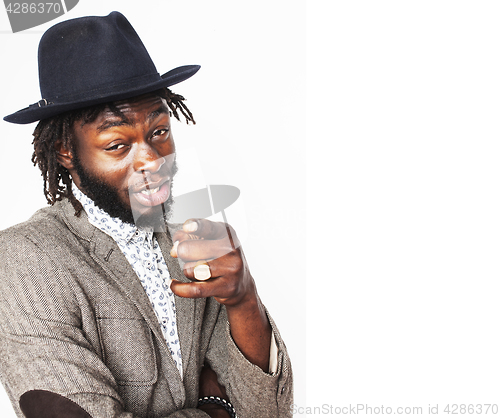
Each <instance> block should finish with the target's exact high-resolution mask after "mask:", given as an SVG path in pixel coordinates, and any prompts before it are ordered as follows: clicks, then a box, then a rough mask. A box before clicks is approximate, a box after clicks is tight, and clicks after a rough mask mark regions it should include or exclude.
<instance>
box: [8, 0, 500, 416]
mask: <svg viewBox="0 0 500 418" xmlns="http://www.w3.org/2000/svg"><path fill="white" fill-rule="evenodd" d="M115 9H117V10H120V11H122V12H123V13H124V14H125V15H126V16H127V17H128V18H129V20H130V21H131V22H132V24H133V25H134V27H135V28H136V30H137V31H138V33H139V35H140V36H141V38H142V39H143V41H144V43H145V44H146V46H147V48H148V50H149V52H150V54H151V55H152V57H153V60H154V61H155V63H156V65H157V68H158V70H159V71H160V72H161V73H163V72H166V71H167V70H169V69H170V68H173V67H175V66H177V65H183V64H190V63H197V64H201V65H202V70H200V72H199V73H198V74H197V75H196V76H195V77H193V78H192V79H190V80H188V81H186V82H185V83H182V84H181V85H179V86H178V87H177V88H176V89H174V91H177V92H179V93H181V94H183V95H185V96H186V97H187V98H188V102H187V103H188V105H189V106H190V108H191V109H192V110H193V112H194V113H195V116H196V119H197V121H198V125H196V126H195V127H188V128H186V127H184V126H183V125H181V124H177V125H176V126H174V134H175V137H176V142H177V145H178V147H179V154H181V152H182V147H185V150H186V151H189V150H191V149H193V148H194V149H195V150H196V152H195V153H193V155H194V154H196V156H197V158H198V159H199V161H200V164H201V165H202V174H203V179H202V180H201V179H200V181H201V182H202V183H203V182H206V183H211V184H231V185H235V186H237V187H239V188H240V190H241V191H242V195H241V199H240V201H239V203H238V205H239V206H238V207H239V210H240V212H243V213H244V214H245V219H246V221H245V222H243V223H242V224H243V225H242V226H243V229H244V230H245V231H246V233H245V241H244V248H245V252H246V255H247V258H248V260H249V263H250V266H251V269H252V272H253V274H254V276H255V278H256V280H257V283H258V287H259V290H260V293H261V296H262V299H263V300H264V302H265V303H266V305H267V306H268V308H269V309H270V311H271V313H272V314H273V316H274V318H275V319H276V321H277V322H278V325H279V328H280V331H281V333H282V334H283V336H284V338H285V340H286V342H287V346H288V349H289V351H290V353H291V356H292V360H293V364H294V371H295V380H296V404H297V405H296V409H297V410H302V411H303V412H307V410H306V409H305V408H306V407H310V408H313V407H320V406H322V405H323V404H327V405H332V406H340V407H341V406H346V405H349V404H367V405H369V406H371V407H380V406H382V405H384V406H386V407H387V406H390V407H393V408H394V410H395V409H396V407H399V406H402V407H412V406H421V407H423V410H424V412H426V411H427V408H428V405H429V404H431V405H433V406H435V405H436V404H439V408H440V412H441V413H440V416H447V415H446V414H444V413H443V409H444V407H445V406H446V405H447V404H453V403H457V404H461V403H463V404H484V403H487V404H491V403H493V404H494V403H497V404H500V399H499V393H500V391H499V389H500V381H499V376H500V375H499V371H500V356H499V355H498V353H499V352H500V351H499V349H500V341H499V332H498V325H497V324H498V318H499V313H500V307H499V304H498V299H499V286H498V280H499V277H500V275H499V273H500V268H499V263H498V258H499V257H498V253H499V247H500V238H499V237H500V222H499V220H498V219H499V217H498V214H499V212H500V210H499V209H500V198H499V197H498V196H499V194H498V184H499V179H500V176H499V174H500V168H499V167H500V166H499V164H498V161H499V157H500V144H499V136H500V135H499V133H500V132H499V131H500V129H499V114H500V113H499V110H500V109H499V108H500V81H499V80H500V58H499V57H500V48H499V46H500V25H499V24H498V21H499V17H500V5H499V4H498V3H497V2H496V1H482V2H474V1H439V0H434V1H419V2H411V1H402V0H398V1H347V0H344V1H323V2H319V1H314V0H308V1H307V2H306V1H290V0H288V1H253V2H246V3H244V4H243V3H242V2H235V1H232V2H231V1H229V0H226V1H206V0H205V1H201V0H199V1H189V2H187V1H184V2H174V1H169V0H164V1H159V0H158V1H153V0H143V1H141V2H129V1H127V2H125V1H120V2H118V1H117V0H103V1H94V0H80V4H78V5H77V6H76V7H75V8H74V9H73V10H72V11H70V12H69V13H68V15H67V17H68V18H69V17H77V16H83V15H88V14H97V15H104V14H107V13H108V12H110V11H111V10H115ZM64 19H66V16H65V17H63V18H60V19H58V21H59V20H64ZM52 23H54V22H52ZM52 23H49V24H47V25H44V26H41V27H38V28H34V29H31V30H28V31H25V32H21V33H18V34H9V31H10V28H9V26H8V22H7V18H6V14H3V15H2V13H0V24H1V25H2V26H1V27H0V30H1V33H0V39H1V40H0V47H1V50H0V56H2V60H3V63H4V64H3V66H2V79H3V80H2V100H1V103H0V106H1V107H0V111H1V114H2V115H5V114H8V113H11V112H13V111H15V110H18V109H20V108H22V107H25V106H27V105H28V104H30V103H33V102H35V101H37V100H38V99H39V98H40V97H39V93H38V87H37V72H36V50H37V45H38V40H39V38H40V36H41V33H42V32H43V31H44V30H45V29H46V28H47V27H49V26H51V24H52ZM33 128H34V125H30V126H15V125H9V124H7V123H5V122H3V123H0V129H1V137H2V143H3V145H1V148H0V149H1V151H2V152H1V153H0V159H1V160H0V163H1V167H2V170H1V172H2V174H3V175H2V181H0V188H1V195H2V208H1V209H0V210H1V215H2V216H1V217H0V228H5V227H7V226H9V225H11V224H15V223H17V222H20V221H22V220H24V219H26V218H27V217H28V216H29V215H30V214H31V213H33V212H34V210H35V209H36V208H38V207H40V206H41V205H43V204H44V202H43V194H42V191H41V181H40V177H39V175H38V173H37V171H36V169H34V168H32V167H31V164H30V162H29V159H30V156H31V145H30V142H31V136H30V135H31V132H32V130H33ZM181 144H182V145H181ZM181 170H182V166H181ZM229 220H230V221H231V218H230V219H229ZM304 313H305V314H307V319H306V318H304V316H303V314H304ZM4 408H5V410H6V411H7V410H8V408H10V407H9V406H8V403H7V401H5V406H4ZM301 408H302V409H301ZM311 412H312V411H311ZM3 416H7V413H4V415H3Z"/></svg>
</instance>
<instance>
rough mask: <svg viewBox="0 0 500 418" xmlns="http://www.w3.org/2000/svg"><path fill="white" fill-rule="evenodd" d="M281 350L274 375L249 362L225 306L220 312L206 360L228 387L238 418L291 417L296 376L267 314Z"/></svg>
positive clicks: (276, 330) (279, 350)
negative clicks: (240, 347) (234, 335)
mask: <svg viewBox="0 0 500 418" xmlns="http://www.w3.org/2000/svg"><path fill="white" fill-rule="evenodd" d="M266 313H267V316H268V319H269V322H270V324H271V328H272V331H273V334H274V338H275V341H276V345H277V349H278V364H277V370H276V372H275V373H266V372H264V371H263V370H262V369H261V368H260V367H258V366H256V365H254V364H252V363H251V362H249V361H248V360H247V359H246V357H245V356H244V355H243V354H242V353H241V351H240V350H239V349H238V347H237V346H236V344H235V343H234V341H233V338H232V337H231V330H230V326H229V322H228V320H227V315H226V310H225V308H224V307H222V309H221V310H220V313H219V318H218V321H217V324H216V326H215V329H214V332H213V334H212V338H211V341H210V344H209V348H208V351H207V355H206V360H207V362H208V363H209V364H210V366H211V367H212V369H213V370H214V371H215V372H216V373H217V376H218V378H219V381H220V382H221V384H223V385H224V386H225V387H226V392H227V394H228V396H229V400H230V401H231V403H232V404H233V406H234V408H235V410H236V413H237V415H238V418H254V417H259V418H276V417H280V418H281V417H291V416H292V412H291V411H292V409H291V406H292V404H293V376H292V368H291V363H290V358H289V356H288V353H287V349H286V346H285V343H284V342H283V339H282V338H281V335H280V333H279V331H278V328H277V327H276V324H275V323H274V321H273V319H272V318H271V316H270V315H269V313H268V312H267V310H266Z"/></svg>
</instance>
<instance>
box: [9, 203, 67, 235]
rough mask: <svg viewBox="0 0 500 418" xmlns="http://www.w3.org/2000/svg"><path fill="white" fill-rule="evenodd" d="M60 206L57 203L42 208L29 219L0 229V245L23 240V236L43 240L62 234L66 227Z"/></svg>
mask: <svg viewBox="0 0 500 418" xmlns="http://www.w3.org/2000/svg"><path fill="white" fill-rule="evenodd" d="M58 206H59V205H57V204H56V205H54V206H51V207H46V208H43V209H40V210H38V211H37V212H35V214H33V216H31V218H29V219H28V220H27V221H25V222H22V223H20V224H17V225H14V226H11V227H10V228H7V229H5V230H3V231H0V245H5V243H8V242H9V241H10V242H12V241H18V240H22V237H25V238H26V239H28V240H32V241H39V240H42V241H43V240H46V239H50V237H53V236H54V235H61V234H62V233H63V231H64V229H65V228H64V222H62V220H61V216H60V211H59V208H58ZM66 229H67V228H66Z"/></svg>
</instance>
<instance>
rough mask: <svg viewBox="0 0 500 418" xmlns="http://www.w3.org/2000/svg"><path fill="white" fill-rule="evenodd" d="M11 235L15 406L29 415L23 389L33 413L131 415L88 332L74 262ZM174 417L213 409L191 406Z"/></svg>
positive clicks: (4, 268)
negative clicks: (69, 263)
mask: <svg viewBox="0 0 500 418" xmlns="http://www.w3.org/2000/svg"><path fill="white" fill-rule="evenodd" d="M13 235H14V234H8V235H5V234H3V235H2V236H1V237H0V248H1V250H2V259H1V260H0V358H2V361H1V362H0V377H1V380H2V383H3V385H4V387H5V389H6V391H7V393H8V395H9V397H10V400H11V402H12V404H13V406H14V409H15V411H16V414H17V415H18V416H19V417H24V415H23V413H22V412H21V409H20V400H21V397H23V403H24V408H25V412H26V413H27V414H29V411H30V410H33V408H34V410H38V411H40V409H41V408H55V406H57V405H59V407H60V409H59V410H60V411H62V412H61V415H50V416H53V417H59V416H60V417H61V418H62V417H65V418H79V417H86V415H85V413H87V414H88V415H89V416H91V417H94V418H133V414H132V413H130V412H127V411H126V410H125V406H124V403H123V400H122V399H121V398H120V395H119V394H118V390H117V384H116V380H115V378H114V376H113V374H112V373H111V371H110V370H109V369H108V368H107V367H106V365H105V364H104V362H103V361H102V359H101V357H100V355H99V353H98V352H97V350H96V348H95V346H94V345H92V344H91V343H90V342H89V341H88V339H87V336H86V332H85V330H84V329H83V326H82V313H81V311H80V308H79V306H80V305H79V304H80V302H81V301H80V300H78V298H81V297H82V295H80V294H79V295H77V294H76V292H75V291H74V283H72V281H71V280H70V277H71V273H70V269H71V267H64V268H62V267H61V263H60V262H59V261H58V260H53V259H51V257H49V255H48V254H47V252H46V251H44V250H43V249H42V248H39V246H38V245H36V244H35V243H33V242H31V241H30V240H29V239H27V238H26V237H24V236H19V235H17V234H16V235H15V236H13ZM37 391H38V392H37ZM40 391H44V392H45V393H42V394H40V393H39V392H40ZM51 399H52V401H51ZM54 399H57V400H58V402H55V403H54V402H53V400H54ZM75 405H76V406H77V407H76V406H75ZM71 406H73V407H74V409H71ZM78 407H80V408H83V411H84V412H82V411H81V410H79V409H78ZM30 408H31V409H30ZM51 412H52V411H51ZM55 413H57V412H55ZM26 416H28V417H29V415H26ZM37 416H38V415H37ZM168 417H170V418H202V417H203V418H206V417H208V415H207V414H205V413H204V412H203V411H201V410H198V409H186V410H182V411H176V412H173V413H172V414H171V415H168Z"/></svg>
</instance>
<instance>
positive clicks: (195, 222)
mask: <svg viewBox="0 0 500 418" xmlns="http://www.w3.org/2000/svg"><path fill="white" fill-rule="evenodd" d="M182 229H183V231H184V232H186V233H188V234H194V235H196V236H198V237H200V238H205V239H221V238H225V237H226V236H229V240H230V241H231V246H232V247H233V248H235V245H234V239H235V234H234V231H233V229H232V228H231V227H230V226H229V225H227V224H225V223H223V222H212V221H209V220H208V219H203V218H198V219H194V218H192V219H188V220H187V221H186V222H184V225H182Z"/></svg>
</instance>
